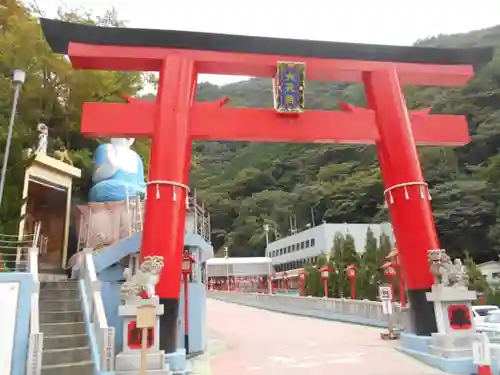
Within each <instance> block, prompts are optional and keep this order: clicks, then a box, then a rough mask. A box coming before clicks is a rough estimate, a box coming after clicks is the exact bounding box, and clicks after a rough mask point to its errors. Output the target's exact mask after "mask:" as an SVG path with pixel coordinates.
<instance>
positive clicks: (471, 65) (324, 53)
mask: <svg viewBox="0 0 500 375" xmlns="http://www.w3.org/2000/svg"><path fill="white" fill-rule="evenodd" d="M41 24H42V27H43V31H44V34H45V37H46V39H47V41H48V43H49V44H50V46H51V48H52V49H53V51H54V52H56V53H64V54H68V55H69V56H70V58H71V61H72V63H73V66H75V67H76V68H80V69H101V70H135V71H159V70H160V67H161V63H162V61H163V60H164V59H165V57H166V56H168V55H170V54H175V53H179V52H182V53H183V54H184V55H185V56H187V57H190V58H191V59H192V60H193V61H196V64H197V65H196V67H197V72H198V73H209V74H229V75H247V76H257V77H272V76H274V74H275V73H276V62H277V61H301V62H304V63H306V65H307V78H308V80H322V81H339V82H359V81H361V80H362V77H361V76H362V73H363V72H367V71H374V70H378V69H381V68H384V67H386V66H387V64H391V65H393V66H395V67H396V70H397V72H398V76H399V80H400V82H401V83H406V84H414V85H440V86H459V85H463V84H465V83H466V82H467V81H468V80H469V79H470V78H471V77H472V76H473V74H474V69H477V68H478V67H480V66H482V65H485V64H487V63H488V62H489V61H490V60H491V58H492V56H493V49H492V48H488V47H485V48H469V49H458V48H456V49H455V48H454V49H450V48H430V47H399V46H384V45H367V44H355V43H335V42H320V41H308V40H295V39H279V38H264V37H253V36H242V35H226V34H212V33H199V32H187V31H170V30H150V29H129V28H107V27H97V26H92V25H81V24H74V23H67V22H62V21H56V20H49V19H41Z"/></svg>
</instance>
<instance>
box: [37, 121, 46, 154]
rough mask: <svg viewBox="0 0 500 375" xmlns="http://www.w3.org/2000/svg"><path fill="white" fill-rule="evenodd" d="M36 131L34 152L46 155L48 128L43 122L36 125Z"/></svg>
mask: <svg viewBox="0 0 500 375" xmlns="http://www.w3.org/2000/svg"><path fill="white" fill-rule="evenodd" d="M36 130H37V131H38V145H37V147H36V151H35V154H44V155H47V144H48V139H49V128H48V127H47V125H45V124H41V123H40V124H38V125H37V127H36Z"/></svg>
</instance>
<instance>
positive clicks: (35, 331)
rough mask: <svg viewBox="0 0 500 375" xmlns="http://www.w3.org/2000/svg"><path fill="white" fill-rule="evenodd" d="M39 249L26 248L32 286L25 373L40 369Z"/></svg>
mask: <svg viewBox="0 0 500 375" xmlns="http://www.w3.org/2000/svg"><path fill="white" fill-rule="evenodd" d="M38 252H39V249H38V248H36V247H31V248H29V250H28V264H29V265H28V270H29V273H30V274H31V277H32V282H33V287H32V292H31V305H30V333H29V346H28V360H27V368H26V374H27V375H40V373H41V371H42V349H43V333H42V332H40V316H39V298H40V280H39V278H38Z"/></svg>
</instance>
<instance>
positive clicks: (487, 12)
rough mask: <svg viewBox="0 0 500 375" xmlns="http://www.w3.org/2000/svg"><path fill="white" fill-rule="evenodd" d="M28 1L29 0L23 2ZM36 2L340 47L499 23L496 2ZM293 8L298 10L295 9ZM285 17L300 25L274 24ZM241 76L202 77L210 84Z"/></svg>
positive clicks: (137, 20)
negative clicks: (348, 44) (333, 43)
mask: <svg viewBox="0 0 500 375" xmlns="http://www.w3.org/2000/svg"><path fill="white" fill-rule="evenodd" d="M27 1H29V0H27ZM271 3H272V1H271V0H251V1H243V0H211V1H209V0H181V1H171V0H139V1H138V0H114V1H110V0H101V1H95V0H83V1H82V0H66V1H61V0H36V4H37V5H38V7H39V8H41V9H42V10H43V11H44V12H45V13H46V15H47V16H48V17H54V16H55V13H56V10H57V8H58V6H61V5H66V6H68V7H83V8H86V9H90V10H93V11H94V12H95V13H97V14H99V13H103V12H104V11H105V10H106V9H109V8H111V7H113V6H114V7H115V8H116V9H117V11H118V13H119V15H120V17H121V18H122V19H124V20H126V21H128V26H129V27H137V28H154V29H174V30H192V31H207V32H215V33H228V34H243V35H256V36H271V37H273V36H274V37H285V38H298V39H313V40H328V41H339V42H356V43H378V44H392V45H409V44H412V43H413V42H415V41H416V40H417V39H419V38H420V39H421V38H425V37H428V36H434V35H438V34H451V33H461V32H467V31H471V30H477V29H482V28H486V27H490V26H494V25H497V24H500V17H499V15H500V1H498V0H474V1H469V0H467V1H466V0H412V1H409V0H406V1H404V0H344V1H339V0H307V1H304V0H287V1H276V2H275V4H276V5H270V4H271ZM297 10H298V11H297ZM284 13H285V14H286V13H289V14H290V18H291V19H292V20H293V22H292V24H293V23H296V24H298V25H300V26H298V27H293V26H292V27H289V28H283V27H280V25H279V24H278V23H277V20H278V19H283V14H284ZM241 79H242V77H229V76H204V77H201V80H204V81H205V80H208V81H210V82H212V83H215V84H225V83H229V82H234V81H237V80H241Z"/></svg>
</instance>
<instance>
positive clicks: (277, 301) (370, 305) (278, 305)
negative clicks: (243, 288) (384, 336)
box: [207, 291, 407, 328]
mask: <svg viewBox="0 0 500 375" xmlns="http://www.w3.org/2000/svg"><path fill="white" fill-rule="evenodd" d="M207 295H208V297H209V298H214V299H217V300H220V301H225V302H232V303H238V304H241V305H245V306H251V307H257V308H261V309H266V310H270V311H276V312H282V313H286V314H294V315H302V316H309V317H313V318H320V319H328V320H337V321H342V322H349V323H357V324H365V325H370V326H375V327H387V315H384V314H383V313H382V303H381V302H377V301H367V300H350V299H340V298H328V299H324V298H318V297H299V296H293V295H282V294H275V295H269V294H257V293H234V292H215V291H214V292H212V291H211V292H208V294H207ZM392 317H393V322H394V325H395V327H398V328H404V327H405V326H406V319H407V308H402V307H401V306H400V305H399V304H394V305H393V315H392Z"/></svg>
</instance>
